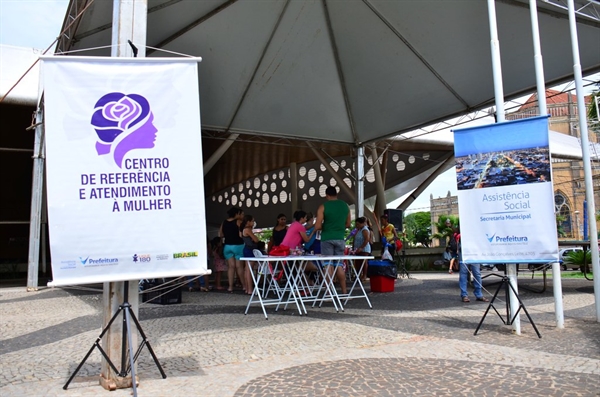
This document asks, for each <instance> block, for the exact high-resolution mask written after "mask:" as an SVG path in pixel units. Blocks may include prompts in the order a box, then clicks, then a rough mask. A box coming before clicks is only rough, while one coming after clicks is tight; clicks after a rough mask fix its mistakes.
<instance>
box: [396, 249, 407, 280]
mask: <svg viewBox="0 0 600 397" xmlns="http://www.w3.org/2000/svg"><path fill="white" fill-rule="evenodd" d="M396 258H397V262H398V263H397V268H398V271H399V274H398V276H399V277H400V278H404V277H406V278H410V275H409V274H408V270H407V269H406V250H405V249H404V247H402V256H400V255H399V254H396Z"/></svg>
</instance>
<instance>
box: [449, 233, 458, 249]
mask: <svg viewBox="0 0 600 397" xmlns="http://www.w3.org/2000/svg"><path fill="white" fill-rule="evenodd" d="M456 237H457V236H456V233H454V234H453V235H452V237H450V241H449V242H448V247H449V248H450V251H451V252H452V253H454V254H455V253H457V252H458V241H457V239H456Z"/></svg>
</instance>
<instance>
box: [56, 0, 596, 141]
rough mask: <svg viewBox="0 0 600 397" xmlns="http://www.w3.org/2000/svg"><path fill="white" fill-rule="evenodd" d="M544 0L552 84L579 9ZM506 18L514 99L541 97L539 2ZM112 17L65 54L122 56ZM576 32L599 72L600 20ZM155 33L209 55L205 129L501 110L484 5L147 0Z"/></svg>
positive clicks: (152, 41)
mask: <svg viewBox="0 0 600 397" xmlns="http://www.w3.org/2000/svg"><path fill="white" fill-rule="evenodd" d="M539 3H540V4H539V5H538V11H539V25H540V36H541V43H542V51H543V55H544V69H545V71H544V72H545V77H546V80H547V82H548V84H549V85H551V84H553V83H559V82H562V81H566V80H570V79H572V76H573V63H572V58H571V42H570V35H569V21H568V17H567V13H566V11H565V10H563V9H561V8H558V7H555V6H553V5H551V4H549V3H547V2H539ZM577 3H587V1H584V0H578V1H577ZM86 4H87V1H82V0H79V1H74V0H72V1H71V5H70V8H69V12H68V13H69V14H68V15H67V18H66V19H65V26H67V24H68V23H70V22H71V20H72V18H73V17H75V15H77V13H78V12H79V11H80V10H81V9H82V8H83V6H84V5H86ZM591 7H595V5H594V4H592V5H591ZM496 13H497V20H498V30H499V39H500V45H501V49H502V62H503V63H502V70H503V76H504V92H505V95H506V98H507V99H509V98H513V97H516V96H520V95H523V94H525V93H529V92H532V91H534V90H535V73H534V62H533V44H532V38H531V37H532V34H531V22H530V15H529V9H528V1H526V0H502V1H496ZM111 23H112V9H111V7H109V6H107V4H106V3H104V2H95V3H93V4H92V5H91V6H90V8H89V9H88V10H87V11H86V12H85V13H84V14H83V17H82V19H81V20H80V21H79V22H78V23H76V24H75V25H74V26H75V28H74V29H71V30H70V31H69V32H67V34H65V36H64V37H62V38H61V40H60V41H59V44H58V47H57V52H68V51H72V50H82V49H93V50H91V51H87V52H84V53H83V54H85V55H105V56H108V55H110V44H111ZM577 29H578V35H579V43H580V46H581V48H582V51H581V64H582V69H583V72H584V74H589V73H593V72H597V71H600V23H599V22H598V20H597V19H596V18H593V17H588V16H584V15H578V26H577ZM147 32H148V37H147V45H148V47H149V48H148V49H147V56H151V57H155V56H173V55H172V54H170V53H165V52H162V51H159V50H156V49H160V50H166V51H174V52H177V53H181V54H187V55H193V56H200V57H202V58H203V60H204V61H203V62H202V64H201V66H200V72H199V73H200V94H201V98H202V123H203V128H206V129H212V130H222V131H228V132H240V133H251V134H260V135H273V136H287V137H297V138H298V137H301V138H306V139H311V140H326V141H333V142H341V143H350V144H360V143H364V142H371V141H376V140H379V139H381V138H384V137H390V136H394V135H397V134H401V133H404V132H407V131H410V130H413V129H415V128H418V127H422V126H425V125H429V124H431V123H434V122H436V121H440V120H446V119H449V118H451V117H454V116H457V115H460V114H465V113H468V112H471V111H473V110H476V109H481V108H485V107H488V106H491V105H492V104H493V102H494V89H493V79H492V67H491V57H490V33H489V25H488V10H487V4H486V2H484V1H383V0H363V1H327V0H298V1H286V0H263V1H235V0H229V1H224V0H212V1H210V0H207V1H201V2H196V1H177V0H148V18H147ZM102 47H103V48H102Z"/></svg>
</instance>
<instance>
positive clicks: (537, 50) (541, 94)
mask: <svg viewBox="0 0 600 397" xmlns="http://www.w3.org/2000/svg"><path fill="white" fill-rule="evenodd" d="M529 12H530V13H531V33H532V36H533V60H534V63H535V80H536V83H537V93H538V106H539V108H540V115H547V114H548V107H547V106H546V83H545V81H546V80H545V79H544V62H543V60H542V50H541V45H540V27H539V24H538V14H537V2H536V0H529ZM561 277H562V275H561V271H560V263H558V262H555V263H553V264H552V288H553V292H554V314H555V317H556V327H557V328H564V327H565V314H564V310H563V299H562V279H561Z"/></svg>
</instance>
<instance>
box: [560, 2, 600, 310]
mask: <svg viewBox="0 0 600 397" xmlns="http://www.w3.org/2000/svg"><path fill="white" fill-rule="evenodd" d="M568 3H569V27H570V29H571V46H572V47H573V48H572V50H573V75H574V77H575V92H576V93H577V113H578V116H579V131H580V133H581V152H582V154H583V156H582V157H583V175H584V180H585V200H586V201H587V213H588V216H589V217H591V218H592V219H591V222H588V223H589V228H590V251H591V253H592V271H593V273H594V300H595V303H596V321H598V322H600V277H598V276H599V275H600V266H599V265H598V248H597V247H598V228H597V227H596V222H595V221H594V214H595V213H596V212H595V205H594V184H593V181H592V163H591V160H590V141H589V137H588V126H587V115H586V107H585V101H584V97H583V95H584V94H583V82H582V80H583V79H582V76H581V61H580V59H579V40H578V38H577V24H576V20H575V6H574V4H573V0H568Z"/></svg>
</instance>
